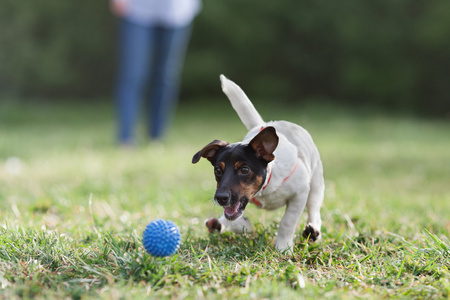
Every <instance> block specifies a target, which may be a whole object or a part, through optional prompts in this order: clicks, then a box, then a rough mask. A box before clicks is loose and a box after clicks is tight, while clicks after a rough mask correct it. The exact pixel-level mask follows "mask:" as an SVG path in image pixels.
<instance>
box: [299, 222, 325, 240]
mask: <svg viewBox="0 0 450 300" xmlns="http://www.w3.org/2000/svg"><path fill="white" fill-rule="evenodd" d="M302 235H303V237H304V238H305V239H308V241H309V242H311V243H312V242H315V241H317V240H320V238H321V235H320V231H319V230H316V229H314V227H313V226H312V225H311V224H308V225H306V227H305V230H303V234H302Z"/></svg>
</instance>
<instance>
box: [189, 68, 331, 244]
mask: <svg viewBox="0 0 450 300" xmlns="http://www.w3.org/2000/svg"><path fill="white" fill-rule="evenodd" d="M220 80H221V82H222V90H223V92H224V93H225V94H226V95H227V96H228V98H229V99H230V102H231V104H232V106H233V108H234V110H235V111H236V112H237V114H238V115H239V118H240V119H241V121H242V123H244V125H245V127H247V130H249V131H248V133H247V135H246V136H245V137H244V139H243V140H242V142H238V143H234V144H229V143H227V142H224V141H221V140H214V141H213V142H211V143H209V144H208V145H206V146H205V147H204V148H203V149H201V150H200V151H199V152H198V153H196V154H195V155H194V157H193V158H192V163H197V162H198V161H199V160H200V158H201V157H204V158H206V159H207V160H209V161H210V162H211V164H212V165H213V167H214V174H215V177H216V181H217V190H216V193H215V195H214V200H215V202H216V203H217V204H219V205H220V206H222V207H223V208H224V213H223V216H222V217H220V218H219V219H216V218H211V219H209V220H207V221H206V226H207V228H208V229H209V231H210V232H214V231H215V230H217V231H219V232H222V231H224V230H226V229H230V230H232V231H233V232H236V233H243V232H245V231H250V230H251V224H250V221H249V220H248V219H247V218H245V217H244V216H243V214H244V210H245V208H246V206H247V204H248V203H249V202H250V203H253V204H255V205H256V206H257V207H259V208H264V209H267V210H274V209H277V208H280V207H282V206H286V212H285V214H284V216H283V218H282V219H281V222H280V224H279V229H278V234H277V236H276V240H275V247H276V248H277V249H279V250H282V251H284V250H287V249H292V248H293V239H294V234H295V229H296V226H297V223H298V221H299V218H300V215H301V214H302V212H303V210H304V209H305V206H306V208H307V210H308V220H307V224H306V227H305V229H304V230H303V237H305V238H308V239H309V241H316V240H318V239H320V237H321V236H320V228H321V225H322V220H321V218H320V207H321V206H322V202H323V197H324V179H323V168H322V161H321V160H320V155H319V151H318V150H317V148H316V146H315V144H314V142H313V140H312V138H311V136H310V134H309V133H308V132H307V131H306V130H305V129H303V128H302V127H300V126H299V125H296V124H294V123H290V122H287V121H271V122H264V121H263V119H262V118H261V116H260V115H259V113H258V112H257V111H256V109H255V107H254V106H253V104H252V103H251V101H250V99H248V97H247V96H246V95H245V93H244V91H243V90H242V89H241V88H240V87H239V86H238V85H236V84H235V83H234V82H232V81H231V80H228V79H227V78H226V77H225V76H224V75H221V76H220Z"/></svg>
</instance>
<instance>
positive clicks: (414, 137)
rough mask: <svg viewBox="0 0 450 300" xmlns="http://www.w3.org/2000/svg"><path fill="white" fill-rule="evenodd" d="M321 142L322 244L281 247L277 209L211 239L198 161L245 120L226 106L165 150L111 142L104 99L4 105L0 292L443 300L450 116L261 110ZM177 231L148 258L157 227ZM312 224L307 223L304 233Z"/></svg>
mask: <svg viewBox="0 0 450 300" xmlns="http://www.w3.org/2000/svg"><path fill="white" fill-rule="evenodd" d="M254 102H255V106H256V107H257V108H258V109H259V110H260V111H261V114H262V115H263V118H265V119H267V120H271V119H286V120H289V121H293V122H296V123H298V124H301V125H302V126H303V127H305V128H306V129H307V130H308V131H309V132H310V133H311V134H312V136H313V138H314V140H315V142H316V144H317V146H318V148H319V151H320V152H321V156H322V160H323V163H324V168H325V177H326V196H325V202H324V206H323V209H322V216H323V240H322V241H321V242H320V243H318V244H315V245H312V246H311V245H309V246H308V244H306V243H305V241H304V240H302V239H301V238H300V237H297V239H296V248H295V252H294V254H293V255H292V254H287V255H283V254H280V253H277V252H276V251H275V250H274V249H273V247H272V244H273V239H274V235H275V233H276V226H277V221H279V220H280V218H281V216H282V213H283V211H282V210H280V211H276V212H265V211H261V210H258V209H257V208H256V207H248V209H247V210H246V214H247V216H248V217H249V218H250V219H251V220H252V221H253V224H255V231H254V232H252V233H250V234H249V235H247V236H235V235H233V234H225V235H222V236H220V235H212V236H210V235H208V234H207V232H206V229H205V228H204V225H203V221H204V220H205V219H206V218H209V217H212V216H217V217H218V216H220V214H221V213H222V209H221V208H220V207H217V206H216V205H214V203H213V200H212V196H213V194H214V187H215V182H214V180H213V174H212V168H211V166H210V165H209V163H208V162H207V161H202V162H201V163H199V164H197V165H192V164H191V158H192V155H193V154H194V153H195V152H197V151H198V150H199V149H200V148H201V147H203V146H204V145H206V144H207V143H209V142H210V141H212V140H213V139H216V138H219V139H223V140H227V141H230V142H235V141H238V140H239V139H240V138H242V137H243V136H244V134H245V129H244V126H243V125H242V124H241V123H240V121H239V119H238V118H237V116H236V115H235V113H234V112H233V110H232V109H231V107H230V105H229V103H228V102H227V100H226V99H225V97H223V98H219V99H214V100H209V101H185V102H182V103H181V105H180V107H179V109H178V112H177V115H176V117H175V123H174V125H173V127H172V128H171V131H170V134H169V136H168V138H167V140H166V141H165V143H164V144H162V145H161V144H151V143H149V142H148V141H147V140H146V138H145V130H144V128H143V126H141V127H140V128H139V134H138V136H139V139H138V145H137V147H136V148H134V149H123V148H120V147H118V146H117V145H116V144H115V143H114V126H115V124H114V112H113V110H112V107H111V105H110V104H109V103H106V102H101V101H100V102H98V103H95V102H94V103H87V102H83V101H81V102H78V103H77V102H76V101H75V102H68V103H70V104H67V102H64V103H66V104H62V103H59V102H42V101H41V102H39V101H34V102H32V101H28V102H11V101H9V102H4V103H3V104H2V103H0V224H1V227H0V287H1V288H0V298H1V297H6V298H54V299H61V298H65V297H72V298H90V297H101V298H105V299H110V298H111V299H118V298H124V299H136V298H145V297H154V298H164V297H165V298H173V299H182V298H188V299H201V298H208V299H210V298H236V297H239V298H255V299H261V298H280V299H289V298H293V297H297V298H299V297H304V298H309V299H320V298H355V297H361V298H373V299H378V298H389V297H399V298H436V299H438V298H448V297H450V271H449V268H450V263H449V259H450V257H449V256H450V243H449V240H448V237H449V234H450V150H449V149H450V134H449V133H450V122H449V121H448V120H447V121H445V120H427V119H418V118H413V117H408V116H403V115H392V114H386V113H383V112H382V111H371V110H370V109H356V108H348V107H347V108H343V107H340V106H330V105H310V106H304V105H301V106H293V107H292V106H291V107H287V106H282V107H276V106H274V105H273V104H270V105H264V104H261V103H259V104H258V101H257V100H254ZM156 218H165V219H170V220H172V221H174V222H175V223H177V224H178V226H179V227H180V229H181V233H182V241H183V243H182V246H181V248H180V250H179V251H178V252H177V254H176V255H175V256H171V257H168V258H163V259H156V258H152V257H151V256H150V255H148V254H146V253H145V251H144V250H143V248H142V243H141V234H142V230H143V229H144V227H145V225H146V224H147V223H148V222H150V221H151V220H153V219H156ZM304 222H305V218H304V217H302V219H301V223H300V224H299V226H298V230H299V231H300V229H301V227H303V225H304Z"/></svg>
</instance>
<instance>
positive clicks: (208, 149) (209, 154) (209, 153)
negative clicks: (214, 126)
mask: <svg viewBox="0 0 450 300" xmlns="http://www.w3.org/2000/svg"><path fill="white" fill-rule="evenodd" d="M226 145H228V143H227V142H224V141H220V140H214V141H212V142H211V143H209V144H208V145H206V146H205V147H203V149H202V150H200V151H198V152H197V153H196V154H195V155H194V157H192V163H193V164H195V163H197V162H198V161H199V160H200V158H201V157H204V158H206V159H207V160H209V161H210V162H212V161H213V160H214V158H215V157H216V155H217V152H219V150H220V149H222V148H223V147H225V146H226Z"/></svg>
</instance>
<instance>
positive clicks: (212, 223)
mask: <svg viewBox="0 0 450 300" xmlns="http://www.w3.org/2000/svg"><path fill="white" fill-rule="evenodd" d="M205 225H206V228H208V231H209V232H210V233H213V232H215V231H218V232H220V231H221V230H222V224H220V222H219V220H217V219H216V218H211V219H208V220H206V222H205Z"/></svg>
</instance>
